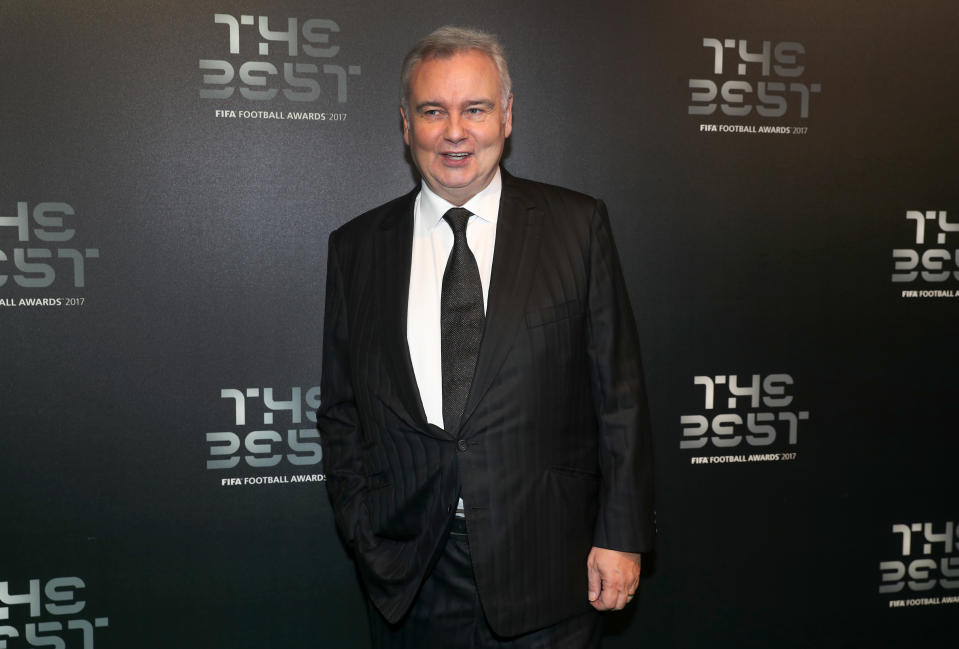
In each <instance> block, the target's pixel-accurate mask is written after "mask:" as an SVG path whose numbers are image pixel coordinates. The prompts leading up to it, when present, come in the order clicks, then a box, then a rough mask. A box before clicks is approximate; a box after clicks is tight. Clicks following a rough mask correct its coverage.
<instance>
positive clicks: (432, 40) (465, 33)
mask: <svg viewBox="0 0 959 649" xmlns="http://www.w3.org/2000/svg"><path fill="white" fill-rule="evenodd" d="M472 51H476V52H480V53H481V54H485V55H486V56H488V57H490V59H492V60H493V63H494V64H495V65H496V71H497V72H498V73H499V86H500V90H501V91H502V93H503V96H502V102H503V119H506V104H507V103H508V102H509V96H510V93H511V92H512V89H513V82H512V81H511V80H510V78H509V67H508V66H507V65H506V55H505V54H503V46H502V45H500V42H499V41H498V40H497V39H496V37H495V36H494V35H492V34H489V33H487V32H483V31H480V30H478V29H471V28H468V27H455V26H453V25H446V26H444V27H440V28H439V29H437V30H436V31H434V32H433V33H432V34H430V35H429V36H427V37H426V38H424V39H423V40H421V41H420V42H419V43H417V44H416V45H414V46H413V49H412V50H410V53H409V54H407V55H406V58H405V59H403V72H402V76H401V77H400V81H401V88H400V105H401V106H402V107H403V113H404V114H405V115H406V116H407V117H409V114H410V113H409V108H410V79H411V78H412V77H413V70H415V69H416V66H417V65H419V64H420V63H422V62H423V61H424V60H426V59H429V58H432V57H437V58H441V59H448V58H450V57H451V56H453V55H454V54H459V53H461V52H472Z"/></svg>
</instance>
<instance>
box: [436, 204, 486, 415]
mask: <svg viewBox="0 0 959 649" xmlns="http://www.w3.org/2000/svg"><path fill="white" fill-rule="evenodd" d="M470 216H471V213H470V211H469V210H465V209H463V208H462V207H454V208H452V209H450V210H449V211H447V212H446V214H444V215H443V218H444V219H445V220H446V222H447V223H449V224H450V227H451V228H453V250H452V251H451V252H450V256H449V259H448V260H447V261H446V271H445V272H444V273H443V296H442V298H441V299H440V324H441V332H442V334H441V335H442V357H443V428H444V429H445V430H447V431H449V432H451V433H452V432H454V431H456V430H457V429H458V428H459V423H460V417H462V416H463V408H464V407H465V406H466V397H467V395H468V394H469V390H470V383H471V382H472V381H473V371H474V370H475V369H476V357H477V355H478V354H479V346H480V339H481V338H482V337H483V319H484V315H483V285H482V284H481V283H480V274H479V268H478V267H477V266H476V258H475V257H474V256H473V253H472V251H471V250H470V248H469V245H468V244H467V243H466V222H467V221H469V218H470Z"/></svg>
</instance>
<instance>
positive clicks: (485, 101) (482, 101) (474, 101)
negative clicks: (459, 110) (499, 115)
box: [416, 99, 496, 110]
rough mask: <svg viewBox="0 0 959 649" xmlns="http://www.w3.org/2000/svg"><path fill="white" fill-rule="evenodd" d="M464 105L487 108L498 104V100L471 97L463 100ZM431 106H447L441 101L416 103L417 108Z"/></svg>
mask: <svg viewBox="0 0 959 649" xmlns="http://www.w3.org/2000/svg"><path fill="white" fill-rule="evenodd" d="M463 105H464V106H483V107H485V108H492V107H494V106H495V105H496V102H494V101H490V100H489V99H469V100H467V101H465V102H463ZM429 106H440V107H444V108H445V104H444V103H443V102H441V101H421V102H420V103H418V104H416V110H422V109H424V108H427V107H429Z"/></svg>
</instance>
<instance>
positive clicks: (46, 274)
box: [0, 201, 100, 309]
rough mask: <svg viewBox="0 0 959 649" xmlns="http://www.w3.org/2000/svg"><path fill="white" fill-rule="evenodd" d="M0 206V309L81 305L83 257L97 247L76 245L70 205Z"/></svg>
mask: <svg viewBox="0 0 959 649" xmlns="http://www.w3.org/2000/svg"><path fill="white" fill-rule="evenodd" d="M0 205H2V203H0ZM7 205H9V204H7ZM0 209H2V210H3V212H0V309H5V308H7V309H9V308H38V307H39V308H50V307H54V308H56V307H76V306H82V305H83V304H84V303H85V302H86V298H85V297H84V296H83V294H82V293H83V292H82V291H80V290H78V289H83V288H86V285H87V262H88V261H89V260H91V259H98V258H99V257H100V249H99V248H84V247H80V246H79V242H78V239H79V240H82V237H78V236H77V227H76V226H77V223H78V221H79V220H80V219H79V218H78V215H77V213H76V211H75V210H74V209H73V207H72V206H71V205H70V204H69V203H59V202H43V203H36V204H34V205H33V207H32V208H31V207H30V204H29V203H28V202H26V201H18V202H17V203H16V208H15V210H14V212H15V214H12V215H9V212H8V211H7V210H8V209H9V208H8V207H7V208H4V207H0Z"/></svg>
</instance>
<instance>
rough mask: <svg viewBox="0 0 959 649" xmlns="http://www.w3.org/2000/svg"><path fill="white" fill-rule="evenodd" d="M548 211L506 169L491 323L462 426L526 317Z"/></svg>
mask: <svg viewBox="0 0 959 649" xmlns="http://www.w3.org/2000/svg"><path fill="white" fill-rule="evenodd" d="M542 221H543V212H542V210H540V209H539V208H538V207H537V206H536V205H535V203H534V202H533V201H532V200H531V199H530V198H529V197H528V196H527V195H526V194H525V193H523V192H522V191H521V189H520V187H519V186H518V184H517V182H516V181H515V180H514V179H513V178H512V177H511V176H509V175H508V174H507V173H506V172H505V171H503V193H502V196H501V197H500V210H499V216H498V217H497V223H496V247H495V248H494V252H493V269H492V273H491V276H490V286H489V296H488V299H487V306H486V326H485V329H484V332H483V342H482V344H481V345H480V352H479V358H478V359H477V361H476V372H475V373H474V375H473V383H472V385H471V386H470V394H469V397H468V399H467V400H466V407H465V408H464V410H463V417H462V419H461V420H460V421H461V427H462V425H463V424H465V423H466V421H467V420H468V419H469V417H470V415H471V414H472V413H473V411H474V410H475V409H476V406H477V405H478V404H479V402H480V400H482V398H483V395H484V394H486V391H487V390H488V389H489V387H490V385H491V384H492V382H493V379H494V378H495V377H496V374H497V372H498V371H499V368H500V366H501V365H502V364H503V361H504V360H505V359H506V354H507V353H508V352H509V349H510V345H511V344H512V341H513V339H514V337H515V331H516V328H517V327H518V326H519V325H520V324H522V323H523V322H524V321H525V317H524V316H525V314H526V303H527V298H528V296H529V291H530V288H531V287H532V284H533V277H534V275H535V269H536V260H537V257H538V252H539V244H540V236H541V233H542V232H541V224H542Z"/></svg>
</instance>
